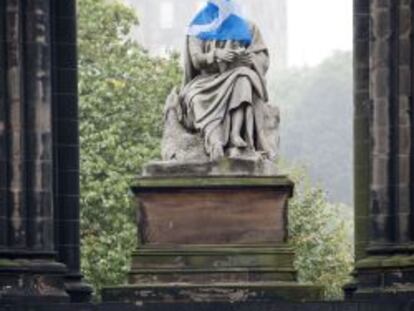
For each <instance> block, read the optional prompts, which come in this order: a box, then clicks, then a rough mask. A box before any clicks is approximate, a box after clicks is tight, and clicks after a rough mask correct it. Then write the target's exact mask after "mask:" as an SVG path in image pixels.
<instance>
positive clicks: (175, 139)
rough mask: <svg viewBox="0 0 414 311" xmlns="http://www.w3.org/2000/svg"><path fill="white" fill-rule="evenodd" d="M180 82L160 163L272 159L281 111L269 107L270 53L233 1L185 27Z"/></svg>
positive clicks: (221, 1) (219, 0)
mask: <svg viewBox="0 0 414 311" xmlns="http://www.w3.org/2000/svg"><path fill="white" fill-rule="evenodd" d="M184 56H185V57H184V66H185V71H184V83H183V87H182V88H181V90H178V89H175V90H174V91H173V92H172V93H171V94H170V96H169V97H168V99H167V103H166V109H165V118H166V120H165V129H164V138H163V146H162V155H163V160H165V161H177V162H188V161H198V162H203V161H204V162H208V161H213V162H214V161H217V160H220V159H222V158H223V157H227V158H239V159H254V160H257V161H259V160H262V159H268V160H272V161H273V160H274V159H275V157H276V155H277V151H278V127H279V111H278V109H277V108H276V107H274V106H272V105H270V104H268V93H267V88H266V77H265V76H266V72H267V70H268V68H269V52H268V49H267V47H266V45H265V43H264V41H263V38H262V36H261V34H260V31H259V29H258V28H257V26H256V25H254V24H253V23H251V22H249V21H247V20H245V19H244V18H242V17H241V15H240V13H239V10H238V8H237V6H236V4H235V3H234V2H233V1H232V0H209V1H208V3H207V5H206V7H205V8H203V9H202V10H201V11H200V12H199V13H198V14H197V15H196V17H195V18H194V20H193V22H192V23H191V24H190V26H189V28H188V33H187V40H186V47H185V54H184Z"/></svg>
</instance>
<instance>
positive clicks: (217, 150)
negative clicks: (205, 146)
mask: <svg viewBox="0 0 414 311" xmlns="http://www.w3.org/2000/svg"><path fill="white" fill-rule="evenodd" d="M222 158H224V149H223V146H222V145H221V144H216V145H214V146H213V147H212V148H211V154H210V160H211V161H218V160H221V159H222Z"/></svg>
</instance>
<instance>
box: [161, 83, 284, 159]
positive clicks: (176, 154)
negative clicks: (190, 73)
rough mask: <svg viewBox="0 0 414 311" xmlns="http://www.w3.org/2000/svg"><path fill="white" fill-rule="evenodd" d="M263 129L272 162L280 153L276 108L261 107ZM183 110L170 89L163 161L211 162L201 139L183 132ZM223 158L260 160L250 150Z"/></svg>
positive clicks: (163, 144)
mask: <svg viewBox="0 0 414 311" xmlns="http://www.w3.org/2000/svg"><path fill="white" fill-rule="evenodd" d="M263 117H264V118H263V122H264V124H263V130H264V134H265V137H266V139H267V142H268V144H269V148H270V154H269V155H267V157H266V158H268V159H269V161H273V160H275V159H276V158H277V156H278V153H279V140H280V138H279V124H280V112H279V109H278V108H277V107H276V106H272V105H269V104H264V116H263ZM181 119H182V111H181V107H180V103H179V98H178V94H177V90H173V91H172V92H171V94H170V95H169V96H168V98H167V100H166V108H165V123H164V135H163V140H162V159H163V160H164V161H166V162H171V161H175V162H177V163H186V162H199V163H202V162H208V161H209V160H210V159H209V157H208V155H207V154H206V151H205V148H204V141H203V138H202V137H201V136H200V134H199V133H192V132H190V131H188V130H187V129H185V127H184V126H183V125H182V123H181V122H180V120H181ZM226 152H227V154H226V156H227V157H229V158H232V157H236V158H242V159H252V158H257V159H259V158H260V159H261V158H262V157H261V155H260V153H257V154H256V153H254V152H253V155H252V152H251V151H249V150H247V149H246V150H245V151H244V150H239V152H238V153H237V154H236V155H235V156H234V155H232V154H231V151H229V150H227V151H226Z"/></svg>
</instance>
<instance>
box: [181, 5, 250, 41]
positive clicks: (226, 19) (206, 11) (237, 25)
mask: <svg viewBox="0 0 414 311" xmlns="http://www.w3.org/2000/svg"><path fill="white" fill-rule="evenodd" d="M188 35H190V36H197V37H198V38H199V39H201V40H217V41H227V40H233V41H240V42H242V43H244V44H246V45H248V44H250V43H251V41H252V34H251V31H250V27H249V24H248V22H247V21H246V20H245V19H244V18H243V17H242V16H241V14H240V12H239V10H238V8H237V6H236V4H235V3H234V2H233V0H209V1H208V2H207V5H206V6H205V7H204V8H203V9H202V10H201V11H200V12H199V13H198V14H197V15H196V17H195V18H194V19H193V21H192V22H191V24H190V26H189V27H188Z"/></svg>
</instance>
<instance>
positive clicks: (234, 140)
mask: <svg viewBox="0 0 414 311" xmlns="http://www.w3.org/2000/svg"><path fill="white" fill-rule="evenodd" d="M230 142H231V145H232V146H233V147H237V148H246V147H247V146H248V145H247V143H246V142H245V141H244V140H243V138H241V137H240V136H232V137H231V138H230Z"/></svg>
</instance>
